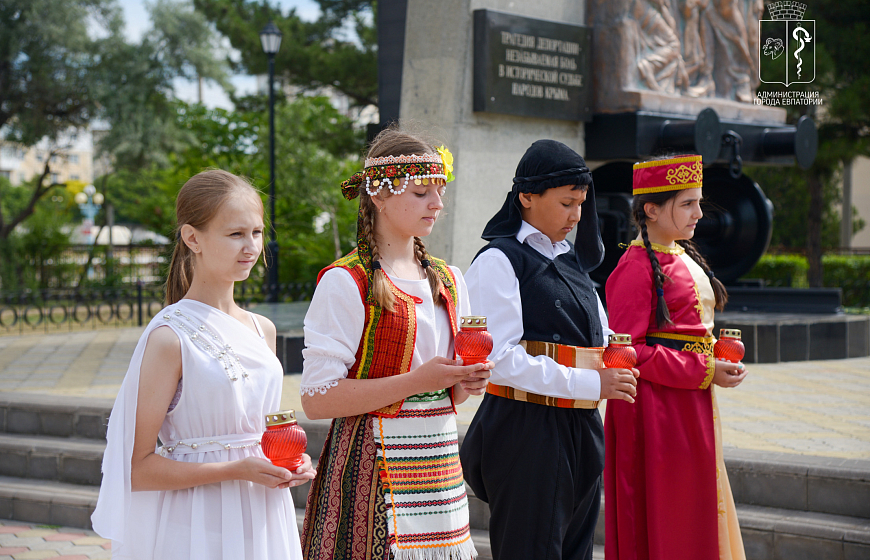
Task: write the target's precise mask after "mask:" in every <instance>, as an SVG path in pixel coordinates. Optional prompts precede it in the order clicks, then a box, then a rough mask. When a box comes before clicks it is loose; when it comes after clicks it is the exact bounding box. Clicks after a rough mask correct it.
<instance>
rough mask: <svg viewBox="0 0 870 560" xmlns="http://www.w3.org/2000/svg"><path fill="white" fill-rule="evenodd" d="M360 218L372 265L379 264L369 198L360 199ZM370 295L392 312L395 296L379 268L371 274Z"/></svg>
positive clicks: (373, 214)
mask: <svg viewBox="0 0 870 560" xmlns="http://www.w3.org/2000/svg"><path fill="white" fill-rule="evenodd" d="M359 204H360V216H361V217H362V226H363V235H365V238H366V242H368V244H369V249H370V251H371V256H372V264H374V263H376V262H379V261H380V259H381V254H380V251H379V250H378V244H377V242H376V241H375V213H376V211H375V204H374V202H372V199H371V197H369V196H367V195H362V196H361V197H360V201H359ZM372 295H374V298H375V301H377V302H378V304H380V306H381V307H383V308H384V310H386V311H393V309H394V308H395V303H396V296H395V295H394V294H393V291H392V290H391V289H390V282H389V280H388V279H387V276H386V274H385V273H384V271H383V270H382V269H381V268H376V269H375V270H374V273H373V274H372Z"/></svg>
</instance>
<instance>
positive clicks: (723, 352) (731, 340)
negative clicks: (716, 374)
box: [713, 329, 746, 364]
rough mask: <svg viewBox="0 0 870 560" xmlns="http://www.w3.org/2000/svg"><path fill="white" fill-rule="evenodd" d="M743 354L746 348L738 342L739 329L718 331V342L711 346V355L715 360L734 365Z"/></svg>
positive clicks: (740, 341)
mask: <svg viewBox="0 0 870 560" xmlns="http://www.w3.org/2000/svg"><path fill="white" fill-rule="evenodd" d="M745 354H746V348H745V347H744V346H743V341H742V340H740V329H719V340H717V341H716V344H714V345H713V355H714V356H716V359H717V360H723V361H726V362H731V363H733V364H736V363H737V362H739V361H740V360H742V359H743V356H744V355H745Z"/></svg>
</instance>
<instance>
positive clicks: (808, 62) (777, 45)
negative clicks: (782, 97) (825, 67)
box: [758, 0, 816, 87]
mask: <svg viewBox="0 0 870 560" xmlns="http://www.w3.org/2000/svg"><path fill="white" fill-rule="evenodd" d="M767 9H768V11H769V13H770V17H771V18H772V19H763V20H759V22H758V27H759V29H758V33H759V37H760V38H761V40H760V41H759V42H758V50H759V53H758V58H759V65H758V78H759V79H760V80H761V81H762V82H764V83H766V84H783V85H784V86H786V87H788V86H790V85H791V84H808V83H810V82H812V81H813V80H815V79H816V42H815V39H816V22H815V20H805V19H803V16H804V12H805V11H806V9H807V5H806V4H802V3H800V2H793V1H790V0H783V1H781V2H774V3H772V4H769V5H768V6H767Z"/></svg>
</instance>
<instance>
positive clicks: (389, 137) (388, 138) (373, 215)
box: [359, 125, 443, 311]
mask: <svg viewBox="0 0 870 560" xmlns="http://www.w3.org/2000/svg"><path fill="white" fill-rule="evenodd" d="M432 153H435V148H434V147H433V146H432V145H431V144H430V143H429V142H427V141H426V140H424V139H423V138H421V137H420V136H419V135H417V134H412V133H410V132H405V131H403V130H401V129H400V128H399V127H398V126H396V125H391V126H390V127H389V128H386V129H384V130H383V131H381V133H380V134H378V135H377V136H375V139H374V140H372V143H371V145H370V146H369V151H368V154H366V157H367V158H375V157H384V156H407V155H411V154H417V155H422V154H432ZM380 192H381V195H382V196H384V197H388V196H391V193H390V192H389V190H388V189H381V191H380ZM359 208H360V216H361V217H362V227H363V235H365V237H366V241H367V242H368V244H369V247H370V248H371V255H372V262H375V261H378V260H380V252H379V251H378V244H377V239H376V236H375V226H376V224H377V219H378V209H377V207H376V206H375V203H374V202H372V198H371V196H369V194H368V193H367V192H366V190H365V188H363V187H360V200H359ZM414 253H415V256H416V257H417V260H418V261H420V264H421V265H422V263H423V261H424V260H425V261H428V260H430V259H429V253H428V252H427V251H426V246H425V245H424V244H423V241H422V240H421V239H420V238H419V237H415V238H414ZM424 270H425V271H426V277H427V278H428V279H429V287H430V288H431V290H432V300H433V301H434V302H435V304H436V305H443V302H442V301H441V277H440V276H439V275H438V273H437V272H436V271H435V269H434V268H433V267H432V266H427V267H425V268H424ZM372 282H373V283H372V294H373V295H374V298H375V300H376V301H377V302H378V304H379V305H380V306H381V307H383V308H384V309H385V310H387V311H393V309H394V306H395V303H396V296H395V295H393V291H392V290H391V289H390V282H389V280H388V279H387V276H386V274H385V273H384V271H383V270H382V269H380V268H376V269H375V271H374V274H373V281H372Z"/></svg>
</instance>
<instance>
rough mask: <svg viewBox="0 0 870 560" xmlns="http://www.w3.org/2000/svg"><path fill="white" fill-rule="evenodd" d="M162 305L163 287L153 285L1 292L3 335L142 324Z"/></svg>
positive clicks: (0, 306) (0, 307) (0, 311)
mask: <svg viewBox="0 0 870 560" xmlns="http://www.w3.org/2000/svg"><path fill="white" fill-rule="evenodd" d="M162 308H163V287H162V286H160V285H154V284H149V285H143V284H141V283H140V284H137V285H133V286H126V287H120V288H104V289H100V288H81V289H76V288H61V289H46V290H25V291H20V292H2V293H0V335H4V334H5V335H8V334H30V333H46V334H47V333H54V332H70V331H76V330H90V329H97V328H103V327H116V328H118V327H132V326H142V325H145V324H147V323H148V321H150V320H151V318H152V317H154V315H156V314H157V313H158V312H159V311H160V310H161V309H162Z"/></svg>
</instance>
